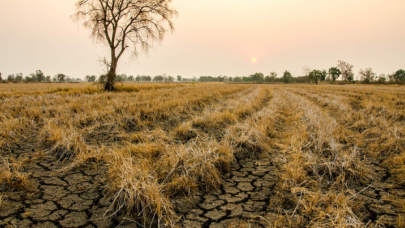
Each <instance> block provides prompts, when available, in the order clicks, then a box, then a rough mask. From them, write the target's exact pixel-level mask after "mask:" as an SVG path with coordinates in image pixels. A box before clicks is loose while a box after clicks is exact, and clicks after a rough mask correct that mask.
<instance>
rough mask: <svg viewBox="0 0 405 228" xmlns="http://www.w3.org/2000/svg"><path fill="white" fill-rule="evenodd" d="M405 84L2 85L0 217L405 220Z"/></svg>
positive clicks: (59, 220) (191, 222)
mask: <svg viewBox="0 0 405 228" xmlns="http://www.w3.org/2000/svg"><path fill="white" fill-rule="evenodd" d="M404 94H405V89H404V87H395V86H357V85H347V86H337V85H320V86H306V85H238V84H222V83H212V84H204V83H201V84H200V83H197V84H195V85H193V84H174V83H172V84H163V83H162V84H156V83H150V84H147V83H145V84H144V83H140V84H138V83H126V84H123V85H122V86H119V91H118V92H113V93H104V92H102V91H100V90H99V89H98V88H96V87H94V86H93V85H90V84H85V83H78V84H68V85H64V84H62V85H61V84H58V85H57V86H56V85H55V84H45V83H44V84H4V85H0V100H1V103H0V110H1V112H0V156H1V157H0V227H3V226H6V227H7V226H9V227H117V226H121V227H143V226H148V227H149V226H152V227H156V226H162V227H164V226H167V227H404V226H405V221H404V220H405V181H404V180H405V164H404V162H405V137H404V134H405V133H404V132H405V129H404V127H405V124H404V123H405V122H404V120H405V113H404V109H405V98H404Z"/></svg>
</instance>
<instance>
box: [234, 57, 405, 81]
mask: <svg viewBox="0 0 405 228" xmlns="http://www.w3.org/2000/svg"><path fill="white" fill-rule="evenodd" d="M303 72H304V76H297V77H294V76H293V75H292V74H291V73H290V72H289V71H287V70H286V71H285V72H284V73H283V75H282V76H281V77H277V74H276V73H275V72H270V74H269V75H267V76H264V75H263V73H255V74H252V75H249V76H246V77H238V76H237V77H235V78H234V79H233V81H232V82H239V83H244V82H245V83H315V84H318V83H320V82H329V83H337V81H338V80H339V79H340V80H341V81H340V83H363V84H371V83H373V84H388V83H389V84H404V83H405V70H403V69H399V70H397V71H396V72H393V73H391V74H387V75H386V74H380V75H377V74H376V73H375V72H374V71H373V69H372V68H366V69H360V71H359V73H358V75H359V79H358V80H355V74H354V72H353V65H351V64H349V63H347V62H344V61H341V60H339V61H338V64H337V66H334V67H331V68H329V69H328V70H326V69H323V70H319V69H311V68H310V67H303Z"/></svg>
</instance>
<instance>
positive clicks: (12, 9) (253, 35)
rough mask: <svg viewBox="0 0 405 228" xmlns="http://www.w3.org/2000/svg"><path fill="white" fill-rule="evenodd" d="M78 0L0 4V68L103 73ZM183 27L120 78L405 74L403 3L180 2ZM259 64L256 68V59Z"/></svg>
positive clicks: (101, 52) (125, 64)
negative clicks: (347, 71)
mask: <svg viewBox="0 0 405 228" xmlns="http://www.w3.org/2000/svg"><path fill="white" fill-rule="evenodd" d="M75 2H76V0H63V1H60V0H58V1H55V0H35V1H33V0H18V1H16V0H13V1H10V0H0V72H2V73H3V78H6V77H7V75H9V74H12V73H14V74H15V73H20V72H21V73H23V74H24V76H25V75H29V74H30V73H33V72H35V70H38V69H41V70H42V71H43V72H44V73H45V75H51V76H53V75H55V74H57V73H64V74H66V75H69V76H70V77H73V78H84V76H85V75H92V74H94V75H100V74H102V73H104V67H102V65H101V64H100V63H99V62H98V60H99V59H101V58H102V57H104V56H106V57H108V56H109V54H108V49H107V48H106V46H105V45H104V44H102V43H96V42H94V41H93V40H91V39H90V37H89V35H90V31H89V30H87V29H85V28H83V27H82V25H81V24H80V23H77V22H74V21H73V20H72V19H71V17H70V16H71V15H72V14H74V12H75V7H74V4H75ZM173 5H174V7H175V8H176V9H177V10H178V12H179V16H178V18H177V19H175V20H174V22H175V28H176V31H175V32H174V33H173V34H167V36H166V37H165V39H164V41H163V42H162V43H161V44H160V45H158V44H157V45H155V48H153V49H151V50H150V52H149V53H148V54H141V55H140V56H139V57H138V58H137V59H134V58H130V57H128V56H125V57H124V58H121V59H120V65H119V69H118V73H125V74H127V75H151V76H155V75H158V74H162V73H166V74H168V75H182V76H183V77H193V76H201V75H211V76H218V75H227V76H247V75H249V74H252V73H254V72H263V73H264V74H265V75H268V74H269V72H270V71H275V72H277V73H278V75H279V76H281V75H282V73H283V72H284V70H289V71H290V72H291V73H292V74H293V75H294V76H298V75H302V74H303V73H302V67H303V66H309V67H312V68H315V69H328V68H330V67H332V66H335V65H337V61H338V60H344V61H347V62H349V63H351V64H353V65H354V67H355V69H354V70H355V73H356V74H357V72H358V71H359V70H360V68H366V67H372V68H373V69H374V71H375V72H377V73H378V74H380V73H392V72H393V71H396V70H398V69H400V68H405V29H404V24H405V14H404V13H403V12H404V10H405V1H404V0H250V1H246V0H192V1H191V0H173ZM254 57H255V58H256V59H257V61H256V62H254V63H253V62H252V58H254Z"/></svg>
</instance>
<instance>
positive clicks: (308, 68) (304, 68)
mask: <svg viewBox="0 0 405 228" xmlns="http://www.w3.org/2000/svg"><path fill="white" fill-rule="evenodd" d="M311 71H312V68H311V67H309V66H304V67H302V72H303V73H304V75H305V76H307V77H308V75H309V73H310V72H311Z"/></svg>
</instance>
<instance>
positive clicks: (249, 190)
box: [175, 156, 278, 228]
mask: <svg viewBox="0 0 405 228" xmlns="http://www.w3.org/2000/svg"><path fill="white" fill-rule="evenodd" d="M263 160H268V159H260V158H258V156H256V157H253V158H252V157H251V158H244V159H238V161H237V162H235V163H234V164H233V165H232V170H231V172H230V173H227V174H225V176H224V183H223V186H222V187H221V188H219V189H215V190H212V191H209V192H204V193H201V194H197V195H196V196H195V197H192V198H180V199H177V200H175V208H177V209H178V213H179V214H181V215H183V217H184V221H183V223H182V227H194V228H197V227H209V228H223V227H231V226H237V225H240V224H243V223H245V224H246V223H248V224H249V225H250V227H267V226H268V225H269V224H268V223H267V222H266V220H267V221H269V219H270V221H271V220H274V219H276V218H277V215H276V214H275V213H273V211H272V210H271V208H269V207H268V203H269V200H270V198H271V197H273V196H274V192H273V188H274V186H275V185H276V183H277V180H278V179H277V178H278V177H277V176H278V175H276V174H277V168H276V167H275V166H274V165H272V164H270V163H267V164H263V163H261V161H263ZM271 216H274V218H270V217H271Z"/></svg>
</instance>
